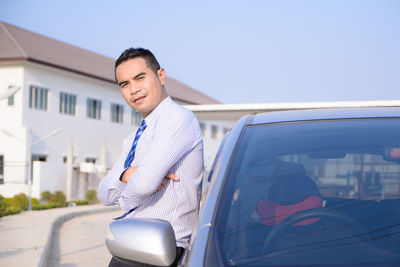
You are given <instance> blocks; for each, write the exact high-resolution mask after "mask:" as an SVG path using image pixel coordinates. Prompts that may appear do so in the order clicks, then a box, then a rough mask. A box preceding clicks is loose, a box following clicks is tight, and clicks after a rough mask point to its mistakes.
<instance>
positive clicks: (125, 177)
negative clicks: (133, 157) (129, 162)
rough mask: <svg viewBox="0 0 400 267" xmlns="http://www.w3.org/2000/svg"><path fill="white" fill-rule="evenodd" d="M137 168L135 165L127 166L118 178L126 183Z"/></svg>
mask: <svg viewBox="0 0 400 267" xmlns="http://www.w3.org/2000/svg"><path fill="white" fill-rule="evenodd" d="M137 168H138V167H137V166H133V167H129V168H128V169H126V171H124V173H123V174H122V175H121V177H120V178H119V180H120V181H121V182H123V183H128V181H129V179H130V178H131V177H132V175H134V174H135V172H136V170H137Z"/></svg>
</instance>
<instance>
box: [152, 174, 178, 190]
mask: <svg viewBox="0 0 400 267" xmlns="http://www.w3.org/2000/svg"><path fill="white" fill-rule="evenodd" d="M168 179H171V180H173V181H178V180H179V178H178V176H176V175H175V174H173V173H171V172H169V173H167V175H166V176H165V177H164V179H163V180H162V182H161V184H160V185H159V186H158V188H157V190H156V192H158V191H160V190H161V189H163V187H164V186H165V185H166V184H167V182H168Z"/></svg>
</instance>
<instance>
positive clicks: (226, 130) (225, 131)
mask: <svg viewBox="0 0 400 267" xmlns="http://www.w3.org/2000/svg"><path fill="white" fill-rule="evenodd" d="M228 131H229V128H226V127H225V128H224V136H225V134H226V133H227V132H228Z"/></svg>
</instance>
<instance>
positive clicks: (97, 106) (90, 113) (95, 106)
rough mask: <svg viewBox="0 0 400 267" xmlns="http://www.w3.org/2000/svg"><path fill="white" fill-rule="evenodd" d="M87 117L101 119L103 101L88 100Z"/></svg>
mask: <svg viewBox="0 0 400 267" xmlns="http://www.w3.org/2000/svg"><path fill="white" fill-rule="evenodd" d="M87 117H88V118H92V119H97V120H100V119H101V101H100V100H96V99H92V98H88V99H87Z"/></svg>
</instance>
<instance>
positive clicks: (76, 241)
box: [50, 211, 121, 267]
mask: <svg viewBox="0 0 400 267" xmlns="http://www.w3.org/2000/svg"><path fill="white" fill-rule="evenodd" d="M120 215H121V211H112V212H107V213H102V214H95V215H88V216H81V217H76V218H74V219H71V220H69V221H67V222H65V223H64V224H63V226H62V227H61V229H60V232H59V237H60V243H59V248H56V250H55V251H54V252H55V253H53V256H52V257H51V263H50V266H60V267H102V266H104V267H107V266H108V263H109V261H110V259H111V254H110V253H109V252H108V250H107V248H106V245H105V236H106V233H107V226H108V224H109V223H110V222H111V221H112V218H115V217H118V216H120ZM57 250H58V251H57ZM57 252H58V253H57ZM54 254H58V257H57V256H56V255H54Z"/></svg>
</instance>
